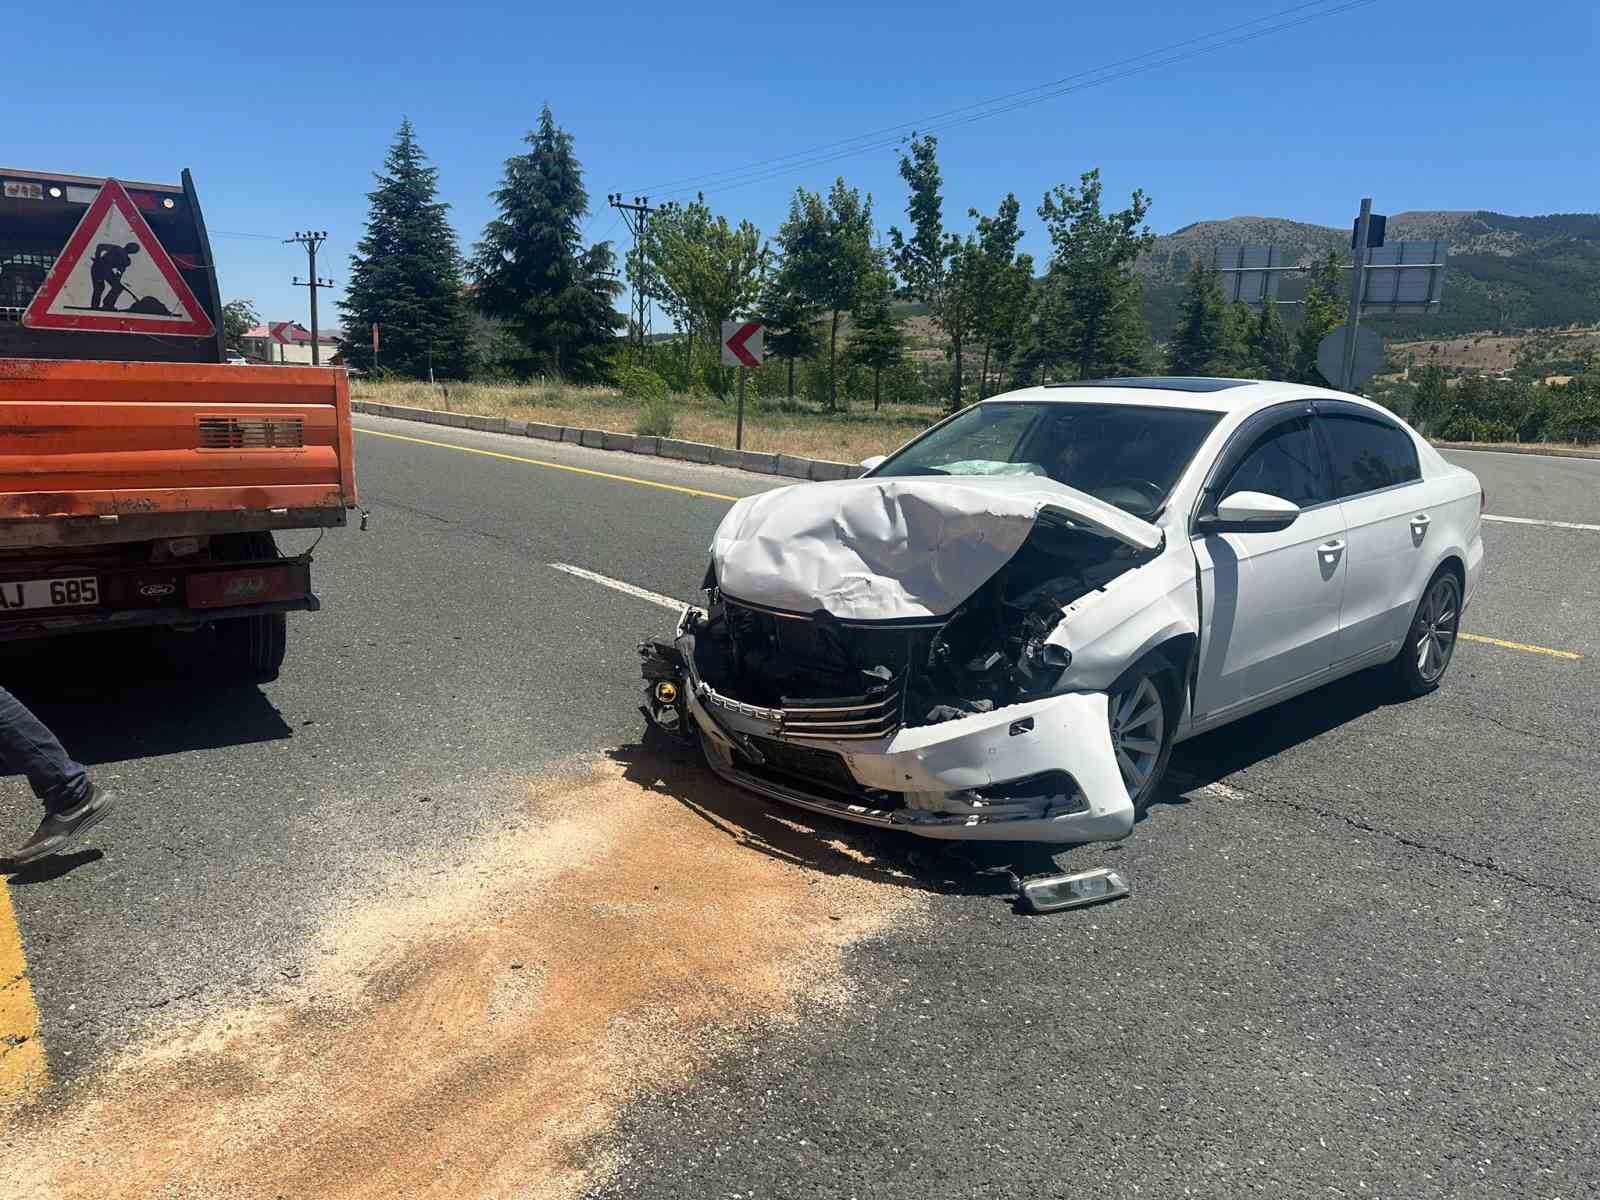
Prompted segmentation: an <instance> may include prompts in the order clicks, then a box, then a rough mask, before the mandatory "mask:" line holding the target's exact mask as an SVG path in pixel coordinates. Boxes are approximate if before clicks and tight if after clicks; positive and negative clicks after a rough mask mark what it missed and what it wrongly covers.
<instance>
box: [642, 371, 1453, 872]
mask: <svg viewBox="0 0 1600 1200" xmlns="http://www.w3.org/2000/svg"><path fill="white" fill-rule="evenodd" d="M1482 502H1483V493H1482V489H1481V488H1480V486H1479V484H1478V480H1477V478H1476V477H1475V476H1473V475H1472V474H1471V473H1470V472H1468V471H1465V470H1462V469H1460V468H1458V467H1455V466H1452V465H1450V464H1449V463H1447V462H1446V461H1445V460H1444V459H1443V458H1441V457H1440V456H1439V455H1438V453H1436V452H1435V451H1434V450H1433V448H1432V447H1430V446H1429V445H1428V444H1427V443H1426V442H1425V441H1424V440H1422V439H1421V438H1420V437H1418V436H1417V435H1416V434H1415V433H1413V432H1412V431H1411V430H1410V429H1409V428H1408V427H1406V426H1405V425H1404V424H1403V423H1402V422H1400V421H1399V420H1397V419H1396V418H1395V417H1394V416H1393V415H1391V414H1390V413H1388V412H1387V411H1385V410H1384V409H1382V408H1379V407H1378V406H1376V405H1374V404H1371V403H1368V402H1367V401H1365V400H1361V399H1359V398H1357V397H1354V396H1347V395H1344V394H1342V393H1339V392H1330V391H1325V390H1321V389H1317V388H1309V387H1303V386H1300V385H1294V384H1285V383H1260V382H1251V381H1240V380H1217V379H1121V380H1108V381H1103V382H1098V381H1097V382H1092V383H1078V384H1070V385H1059V386H1048V387H1044V388H1032V389H1028V390H1025V391H1018V392H1012V393H1009V394H1007V395H1004V396H1000V397H997V398H994V399H991V400H986V401H984V402H982V403H980V404H976V405H974V406H972V407H970V408H968V409H965V410H963V411H962V412H961V413H959V414H957V415H955V416H953V417H951V418H949V419H947V420H945V421H944V422H942V423H941V424H939V425H937V426H935V427H934V428H932V429H930V430H929V431H928V432H927V433H925V434H923V435H922V436H921V437H919V438H917V439H916V440H915V441H913V442H911V443H909V444H908V445H906V446H905V447H904V448H902V449H901V450H899V451H898V452H896V453H895V454H893V455H892V456H890V457H889V458H887V459H886V460H883V461H881V462H879V463H877V464H875V465H873V466H872V469H871V470H870V471H869V472H868V473H867V474H866V475H865V476H863V477H862V478H860V479H853V480H843V481H839V482H833V483H808V484H799V485H796V486H793V487H785V488H779V489H777V490H775V491H769V492H764V493H761V494H759V495H755V496H750V497H747V498H745V499H743V500H741V501H739V502H738V503H737V504H735V505H734V506H733V508H732V509H731V510H730V511H729V512H728V514H727V516H726V518H725V519H724V520H723V522H722V524H721V527H720V528H719V529H718V530H717V533H716V537H715V541H714V543H713V545H712V560H711V566H710V569H709V571H708V573H707V578H706V582H705V586H706V591H707V597H708V603H707V605H706V606H705V607H704V608H698V607H694V608H689V609H687V610H686V611H685V613H684V615H683V617H682V619H681V621H680V622H679V625H678V628H677V631H676V634H675V636H674V637H673V638H671V639H670V640H668V639H660V640H657V641H652V642H647V643H645V645H643V646H641V647H640V652H641V655H642V656H643V660H644V661H643V669H644V676H645V702H644V711H645V714H646V716H647V717H648V718H649V719H650V720H651V721H652V722H653V723H654V724H656V725H657V726H658V727H660V728H661V729H663V730H665V731H667V732H668V733H670V734H673V735H675V736H678V737H680V738H684V739H691V738H698V740H699V741H700V743H701V744H702V746H703V747H704V749H705V753H706V758H707V760H708V761H709V763H710V765H711V767H712V768H713V769H714V770H715V771H716V772H717V773H718V774H719V775H721V776H723V777H724V778H726V779H728V780H730V781H732V782H733V783H735V784H737V785H739V786H740V787H743V788H747V789H749V790H750V791H753V792H757V793H759V794H761V795H763V796H766V797H770V798H772V799H775V800H781V801H784V802H786V803H789V804H794V805H798V806H800V807H802V808H806V809H811V810H814V811H818V812H824V813H828V814H830V815H832V816H836V817H842V818H844V819H846V820H850V821H857V822H862V823H865V824H870V825H877V826H882V827H886V828H893V829H902V830H905V831H908V832H911V833H917V834H921V835H924V836H927V837H942V838H968V839H971V838H1005V839H1018V840H1029V841H1043V842H1061V843H1069V842H1089V841H1098V840H1103V839H1114V838H1120V837H1122V836H1124V835H1126V834H1127V833H1128V832H1129V831H1130V830H1131V829H1132V827H1133V823H1134V819H1135V816H1136V814H1137V813H1138V812H1140V811H1141V810H1142V809H1143V808H1144V807H1145V806H1146V805H1147V804H1149V803H1150V801H1151V800H1152V799H1153V798H1154V796H1155V795H1156V792H1157V789H1158V787H1159V785H1160V781H1161V777H1162V774H1163V772H1164V771H1165V769H1166V765H1167V760H1168V757H1169V756H1170V754H1171V751H1172V747H1173V744H1174V743H1176V742H1179V741H1182V740H1183V739H1185V738H1188V737H1191V736H1193V735H1195V734H1197V733H1201V732H1204V731H1207V730H1211V729H1215V728H1216V727H1218V726H1220V725H1223V724H1225V723H1226V722H1228V721H1232V720H1235V719H1237V718H1239V717H1242V716H1245V715H1246V714H1248V713H1252V712H1255V711H1257V710H1259V709H1262V708H1265V707H1266V706H1268V705H1271V704H1274V703H1277V702H1278V701H1280V700H1284V699H1286V698H1288V697H1290V696H1293V695H1297V694H1299V693H1301V692H1305V691H1308V690H1310V689H1311V688H1314V687H1317V686H1320V685H1321V684H1324V683H1327V682H1328V681H1330V680H1332V679H1335V678H1338V677H1340V676H1343V675H1348V674H1350V673H1352V672H1355V671H1358V670H1361V669H1363V668H1366V667H1372V666H1375V665H1378V664H1383V663H1388V664H1390V669H1391V671H1392V677H1393V680H1394V682H1395V683H1396V685H1397V686H1399V687H1400V688H1401V689H1403V690H1404V691H1406V692H1408V693H1410V694H1413V695H1419V694H1422V693H1424V692H1427V691H1430V690H1432V689H1433V688H1435V687H1437V686H1438V684H1439V681H1440V679H1441V678H1442V677H1443V675H1444V672H1445V669H1446V667H1447V666H1448V665H1449V662H1450V657H1451V653H1452V651H1453V649H1454V646H1455V640H1456V632H1457V627H1458V625H1459V622H1460V619H1461V613H1462V610H1463V609H1464V608H1465V606H1466V604H1467V601H1468V600H1469V599H1470V598H1471V596H1472V593H1473V589H1474V585H1475V584H1476V581H1477V579H1478V576H1479V573H1480V571H1481V569H1482V563H1483V542H1482V539H1481V537H1480V534H1479V522H1480V514H1481V511H1482Z"/></svg>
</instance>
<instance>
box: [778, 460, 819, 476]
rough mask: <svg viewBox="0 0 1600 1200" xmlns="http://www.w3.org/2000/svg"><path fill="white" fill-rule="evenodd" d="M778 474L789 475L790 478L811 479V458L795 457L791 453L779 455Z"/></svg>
mask: <svg viewBox="0 0 1600 1200" xmlns="http://www.w3.org/2000/svg"><path fill="white" fill-rule="evenodd" d="M778 474H779V475H787V476H788V477H789V478H790V479H810V478H811V460H810V459H809V458H795V457H794V456H792V455H789V454H780V455H778Z"/></svg>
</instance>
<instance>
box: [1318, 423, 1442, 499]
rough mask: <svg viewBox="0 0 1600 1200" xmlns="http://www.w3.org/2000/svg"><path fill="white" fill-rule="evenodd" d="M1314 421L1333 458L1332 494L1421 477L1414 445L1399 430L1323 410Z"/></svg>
mask: <svg viewBox="0 0 1600 1200" xmlns="http://www.w3.org/2000/svg"><path fill="white" fill-rule="evenodd" d="M1318 420H1320V421H1321V422H1322V432H1323V433H1324V434H1325V435H1326V437H1327V439H1328V452H1329V454H1330V455H1331V457H1332V458H1333V482H1334V494H1335V495H1337V496H1340V497H1344V496H1359V495H1360V494H1361V493H1362V492H1372V491H1376V490H1377V489H1378V488H1386V487H1393V486H1394V485H1395V484H1397V483H1410V482H1411V481H1412V480H1415V479H1421V478H1422V468H1421V466H1420V465H1419V464H1418V462H1417V447H1416V444H1415V443H1414V442H1412V440H1411V438H1410V436H1409V435H1408V434H1407V433H1406V432H1405V431H1404V430H1403V429H1399V428H1397V427H1395V426H1393V425H1390V424H1389V423H1388V422H1387V421H1377V420H1368V419H1367V418H1365V417H1355V416H1346V415H1344V414H1342V413H1325V414H1323V415H1322V416H1320V417H1319V418H1318Z"/></svg>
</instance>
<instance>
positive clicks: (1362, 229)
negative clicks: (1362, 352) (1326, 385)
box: [1339, 196, 1372, 392]
mask: <svg viewBox="0 0 1600 1200" xmlns="http://www.w3.org/2000/svg"><path fill="white" fill-rule="evenodd" d="M1371 225H1372V197H1371V196H1366V197H1364V198H1363V199H1362V201H1361V215H1360V216H1359V217H1357V218H1356V244H1355V254H1354V261H1353V262H1352V263H1351V266H1352V267H1353V268H1354V269H1353V270H1352V271H1351V272H1350V315H1349V316H1348V317H1346V318H1345V331H1346V332H1345V341H1344V364H1343V369H1341V370H1340V372H1339V390H1340V391H1341V392H1348V391H1349V390H1350V389H1351V388H1352V387H1354V386H1355V383H1354V382H1353V381H1354V378H1355V373H1356V330H1357V329H1359V328H1360V327H1361V297H1362V296H1364V295H1365V294H1366V289H1367V254H1368V248H1367V235H1368V233H1369V231H1370V227H1371Z"/></svg>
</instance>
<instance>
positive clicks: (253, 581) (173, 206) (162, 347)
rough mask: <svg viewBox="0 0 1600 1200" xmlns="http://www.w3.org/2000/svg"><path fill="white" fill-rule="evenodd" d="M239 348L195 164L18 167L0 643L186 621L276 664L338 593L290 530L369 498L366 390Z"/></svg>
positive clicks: (213, 646) (265, 666)
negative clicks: (141, 177)
mask: <svg viewBox="0 0 1600 1200" xmlns="http://www.w3.org/2000/svg"><path fill="white" fill-rule="evenodd" d="M227 358H228V354H227V350H226V347H225V345H224V340H223V321H222V300H221V295H220V293H219V291H218V289H217V278H216V270H215V267H214V265H213V260H212V256H211V244H210V241H209V239H208V238H207V235H206V228H205V221H204V219H203V217H202V216H201V212H200V204H199V200H198V198H197V197H196V195H195V190H194V184H193V180H192V179H191V177H190V175H189V172H188V171H185V172H184V173H183V177H182V182H180V183H177V184H160V183H134V182H123V181H117V180H107V179H99V178H89V177H83V176H76V175H58V174H49V173H41V172H36V171H21V170H11V169H7V168H4V167H0V642H17V641H31V640H35V639H44V638H50V637H55V636H59V635H63V634H77V633H88V632H95V631H109V630H119V629H131V628H136V627H149V626H169V627H175V628H178V629H181V630H184V631H187V632H190V633H196V634H201V635H203V636H204V637H206V638H207V639H208V642H207V645H206V651H207V653H208V655H209V656H210V657H211V658H212V659H213V660H214V662H215V664H216V665H217V666H218V667H219V668H220V669H221V670H222V671H223V672H225V673H226V674H228V675H231V676H234V677H237V678H245V679H251V680H256V681H265V680H270V679H273V678H275V677H276V676H277V674H278V670H279V667H280V666H281V664H282V662H283V658H284V652H285V648H286V644H287V637H288V625H287V620H286V614H287V613H289V612H293V611H296V610H311V611H314V610H316V609H317V608H318V607H319V604H318V600H317V596H316V594H315V593H314V592H313V591H312V589H311V556H310V554H309V552H307V553H304V554H300V555H298V556H284V555H282V554H281V553H280V551H279V549H278V546H277V543H276V541H275V539H274V534H275V533H277V532H278V531H281V530H289V529H319V530H321V529H327V528H329V527H332V526H342V525H344V524H345V522H346V519H347V513H348V511H349V510H350V509H352V508H354V507H355V506H356V483H355V466H354V456H353V453H352V437H351V427H350V395H349V386H348V382H347V377H346V374H345V372H344V370H342V369H340V368H335V367H292V366H252V365H231V364H229V363H228V361H227Z"/></svg>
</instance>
